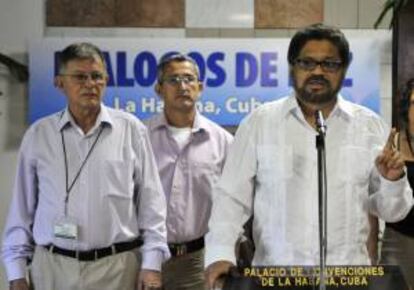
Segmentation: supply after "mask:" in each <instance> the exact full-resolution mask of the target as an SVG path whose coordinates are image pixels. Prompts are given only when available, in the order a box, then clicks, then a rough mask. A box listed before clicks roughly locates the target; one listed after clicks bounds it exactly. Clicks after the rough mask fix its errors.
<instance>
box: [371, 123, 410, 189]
mask: <svg viewBox="0 0 414 290" xmlns="http://www.w3.org/2000/svg"><path fill="white" fill-rule="evenodd" d="M398 136H399V133H398V132H397V130H396V129H395V128H392V130H391V132H390V135H389V136H388V140H387V143H386V144H385V146H384V148H383V149H382V152H381V153H380V154H379V155H378V156H377V158H376V159H375V165H376V166H377V169H378V171H379V173H380V174H381V175H382V177H384V178H385V179H388V180H390V181H395V180H398V179H400V178H401V177H402V176H404V164H405V163H404V158H403V156H402V155H401V153H400V152H399V151H398V149H397V148H396V145H395V144H396V140H397V139H398Z"/></svg>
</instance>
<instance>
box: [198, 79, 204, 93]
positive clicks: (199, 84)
mask: <svg viewBox="0 0 414 290" xmlns="http://www.w3.org/2000/svg"><path fill="white" fill-rule="evenodd" d="M198 90H199V92H200V93H201V92H202V91H203V90H204V84H203V83H202V82H198Z"/></svg>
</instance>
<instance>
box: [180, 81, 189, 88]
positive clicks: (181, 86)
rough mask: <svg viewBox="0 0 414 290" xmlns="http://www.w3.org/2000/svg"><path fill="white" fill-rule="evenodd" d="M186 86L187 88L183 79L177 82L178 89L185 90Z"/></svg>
mask: <svg viewBox="0 0 414 290" xmlns="http://www.w3.org/2000/svg"><path fill="white" fill-rule="evenodd" d="M187 86H188V83H187V82H186V81H185V80H183V79H180V80H179V82H178V87H179V88H186V87H187Z"/></svg>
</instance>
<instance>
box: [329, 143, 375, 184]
mask: <svg viewBox="0 0 414 290" xmlns="http://www.w3.org/2000/svg"><path fill="white" fill-rule="evenodd" d="M371 156H372V152H371V151H369V150H367V149H365V148H364V147H361V146H355V145H346V146H343V147H342V148H341V149H340V151H339V155H338V162H337V164H338V177H339V180H342V181H345V182H352V183H355V182H356V183H358V184H361V183H367V182H368V180H369V175H370V173H371V170H372V168H373V166H374V161H373V159H372V157H371Z"/></svg>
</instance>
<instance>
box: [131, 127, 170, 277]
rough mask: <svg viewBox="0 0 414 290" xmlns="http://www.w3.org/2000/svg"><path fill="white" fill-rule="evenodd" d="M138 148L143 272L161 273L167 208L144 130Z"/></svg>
mask: <svg viewBox="0 0 414 290" xmlns="http://www.w3.org/2000/svg"><path fill="white" fill-rule="evenodd" d="M139 139H140V140H141V141H140V143H139V144H138V146H137V155H138V158H137V162H139V163H140V164H136V168H137V173H138V174H136V176H135V184H136V191H137V196H138V208H137V211H138V226H139V230H140V232H141V234H142V236H143V240H144V245H143V246H142V247H141V253H142V268H143V269H147V270H156V271H160V270H161V264H162V262H164V261H165V260H166V259H168V258H169V257H170V252H169V250H168V246H167V229H166V222H165V220H166V215H167V205H166V201H165V195H164V192H163V189H162V185H161V181H160V178H159V175H158V169H157V164H156V162H155V158H154V155H153V152H152V149H151V144H150V141H149V137H148V133H147V131H146V130H143V131H142V133H141V136H140V138H139Z"/></svg>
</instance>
